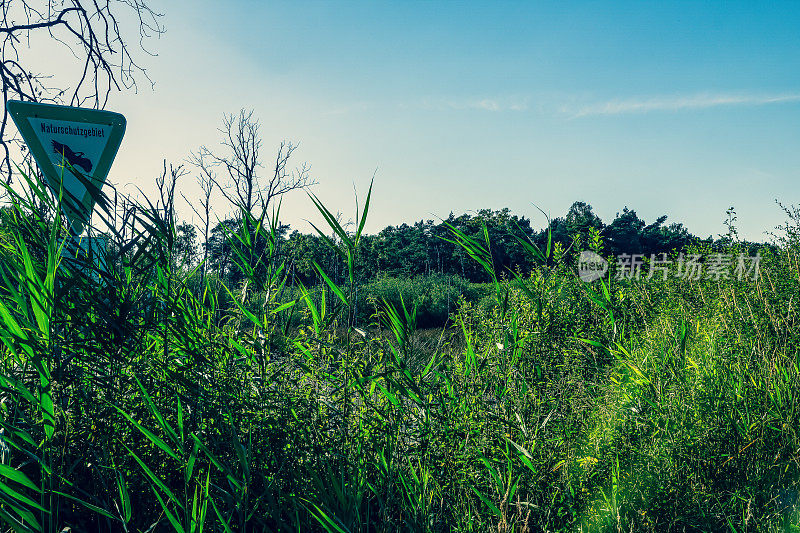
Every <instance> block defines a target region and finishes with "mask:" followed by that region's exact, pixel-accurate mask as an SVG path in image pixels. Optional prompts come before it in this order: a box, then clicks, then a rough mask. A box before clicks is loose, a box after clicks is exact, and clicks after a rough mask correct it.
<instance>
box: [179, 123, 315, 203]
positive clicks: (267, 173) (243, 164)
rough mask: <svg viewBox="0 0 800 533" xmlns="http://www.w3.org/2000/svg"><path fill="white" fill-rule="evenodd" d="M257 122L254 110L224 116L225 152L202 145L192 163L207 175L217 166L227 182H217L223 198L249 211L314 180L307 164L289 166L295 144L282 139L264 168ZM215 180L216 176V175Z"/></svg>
mask: <svg viewBox="0 0 800 533" xmlns="http://www.w3.org/2000/svg"><path fill="white" fill-rule="evenodd" d="M259 129H260V124H259V122H258V121H257V120H256V119H255V118H254V117H253V111H252V110H251V111H245V110H241V111H240V112H239V114H238V115H225V117H224V119H223V126H222V128H221V129H220V132H221V133H222V136H223V138H222V143H221V144H222V147H223V151H224V155H218V154H215V153H214V152H213V151H212V150H210V149H208V148H207V147H205V146H203V147H201V148H200V151H199V153H198V154H197V155H196V156H194V158H193V162H194V163H195V164H196V165H197V164H198V163H200V165H199V166H200V168H201V169H204V170H203V172H205V173H206V175H209V174H208V169H209V168H211V167H220V168H222V169H223V172H224V175H225V176H226V177H227V182H226V183H219V182H216V183H217V185H218V187H219V189H220V191H222V194H223V195H224V196H225V198H226V199H227V200H228V201H229V202H231V203H232V204H233V205H234V206H236V207H237V208H240V209H244V210H245V211H246V212H248V213H253V214H255V211H256V210H259V211H260V213H259V214H258V215H256V216H259V215H260V214H264V213H266V212H267V209H268V208H269V207H270V205H271V204H272V202H273V200H275V199H276V198H279V197H280V196H281V195H283V194H286V193H287V192H290V191H293V190H297V189H305V188H306V187H309V186H311V185H314V184H315V183H316V181H314V179H313V178H312V177H311V175H310V172H311V167H310V166H308V165H307V164H306V163H303V164H302V165H301V166H299V167H296V168H294V169H290V168H289V167H288V164H289V159H290V158H291V156H292V153H293V152H294V151H295V150H296V149H297V145H296V144H293V143H291V142H287V141H284V142H282V143H281V145H280V147H279V148H278V153H277V155H276V157H275V165H274V167H273V168H272V169H271V170H265V169H264V165H263V164H262V160H261V136H260V134H259ZM215 179H216V178H215Z"/></svg>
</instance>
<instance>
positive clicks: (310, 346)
mask: <svg viewBox="0 0 800 533" xmlns="http://www.w3.org/2000/svg"><path fill="white" fill-rule="evenodd" d="M19 190H21V191H24V192H14V190H12V189H9V190H8V191H7V192H8V195H9V197H10V198H11V202H10V204H9V205H8V207H6V208H4V209H3V210H2V221H1V222H2V224H1V228H0V229H1V239H2V240H0V274H1V275H2V282H1V283H0V330H1V331H0V338H2V368H1V369H0V431H1V432H2V433H1V434H0V523H2V524H3V526H2V527H3V530H7V531H48V532H61V531H75V532H78V531H114V532H116V531H130V532H135V531H178V532H186V533H188V532H199V531H209V532H231V531H287V532H288V531H328V532H340V533H341V532H367V531H370V532H371V531H375V532H393V531H409V532H410V531H415V532H416V531H420V532H427V531H431V532H434V531H435V532H444V531H498V532H511V531H515V532H544V531H563V532H571V531H586V532H588V531H593V532H595V531H596V532H601V531H602V532H605V531H626V532H627V531H657V532H665V531H675V532H678V531H680V532H684V531H715V532H716V531H731V532H734V531H735V532H754V531H796V530H800V513H799V512H798V496H799V495H800V492H798V491H800V316H799V312H798V308H800V301H799V300H800V212H798V210H797V209H795V208H792V207H789V208H786V215H787V222H786V225H785V227H784V228H782V231H781V232H780V233H779V235H778V237H776V239H775V242H774V243H771V244H770V245H765V246H760V247H759V246H755V245H752V244H746V243H741V242H739V241H738V239H737V238H736V233H735V229H734V228H733V226H731V232H730V233H729V235H728V236H727V237H726V238H724V239H717V240H713V241H697V240H690V239H688V238H686V240H685V242H683V241H681V242H678V243H676V242H673V241H672V240H663V239H662V240H661V241H658V242H659V243H660V244H657V245H653V246H661V247H662V248H661V249H659V250H658V251H659V252H662V251H663V252H664V253H669V254H671V255H670V256H669V257H671V259H672V261H673V262H672V263H671V266H669V269H668V270H664V271H663V272H660V273H658V274H657V275H655V276H652V277H649V276H646V275H642V276H639V277H636V276H618V275H617V274H618V273H619V272H615V269H614V264H613V262H614V260H613V258H612V260H611V262H612V268H611V272H609V274H608V275H607V276H606V278H605V279H603V280H597V281H594V282H591V283H590V282H584V281H582V280H581V279H579V277H578V276H577V274H576V265H575V259H576V257H575V254H574V252H573V251H570V250H569V243H570V242H579V241H580V238H579V236H578V235H577V234H575V235H570V234H569V232H567V230H566V229H564V228H566V227H567V226H563V227H561V229H560V230H559V231H562V230H563V231H564V232H565V233H564V236H563V237H564V238H563V239H562V238H557V237H558V236H557V235H555V229H554V228H556V229H557V226H556V225H553V224H551V225H550V226H549V227H548V228H547V230H546V231H545V232H543V233H542V234H540V235H538V236H537V235H531V234H526V233H525V232H524V231H523V232H522V233H519V232H515V231H514V226H515V225H514V224H509V225H508V226H507V228H506V229H503V227H501V226H491V225H489V224H487V223H486V222H485V219H484V220H483V222H482V221H481V219H480V218H478V219H476V220H477V221H476V222H475V223H474V224H472V226H470V227H473V229H475V231H472V232H471V233H470V232H468V231H467V230H466V229H465V227H466V226H464V225H459V224H456V223H454V222H453V221H452V219H451V222H450V223H443V224H442V225H441V226H442V228H443V231H441V235H438V236H437V237H436V238H437V239H438V240H437V241H435V242H440V243H442V246H448V247H450V248H448V250H451V252H448V255H447V257H454V256H453V252H452V250H458V251H459V254H461V255H460V256H459V257H461V258H464V261H465V262H464V263H463V265H464V266H463V267H462V266H461V263H460V259H459V261H458V263H457V264H458V266H457V267H454V269H455V270H456V271H455V272H453V271H449V270H447V268H445V267H442V266H441V265H442V263H433V262H431V265H435V266H429V267H428V268H427V270H428V271H427V272H415V271H413V269H412V270H408V269H405V270H404V267H403V266H402V265H398V266H397V267H396V269H394V270H390V271H388V272H387V271H385V272H384V273H385V275H383V276H378V275H377V274H376V275H374V276H372V275H370V276H365V275H364V274H363V272H364V271H365V269H373V270H374V269H379V270H384V269H382V268H379V267H377V266H375V265H377V263H375V262H374V261H368V258H369V257H377V258H380V257H381V256H380V255H379V254H378V255H374V256H370V255H368V254H367V253H366V252H365V251H364V248H365V247H366V246H367V245H368V244H369V243H370V237H369V236H367V235H364V234H363V228H364V221H365V218H366V216H367V213H368V208H369V197H367V198H366V202H365V207H364V208H363V209H362V212H361V214H360V216H359V217H358V218H357V219H356V220H355V221H354V223H353V224H352V225H351V226H343V225H342V224H341V223H340V222H339V221H338V220H337V218H336V216H334V215H333V213H332V212H331V211H329V210H328V209H327V208H326V207H325V206H324V205H323V203H322V202H320V201H319V200H318V199H317V198H316V197H313V196H312V197H311V200H312V202H313V203H314V205H315V206H316V208H317V209H318V210H319V212H320V213H321V214H322V215H323V218H325V220H327V222H328V227H326V228H324V230H321V231H320V232H319V234H318V235H317V236H316V237H315V239H317V240H316V241H314V242H316V243H317V244H319V243H321V244H323V245H324V246H325V247H327V248H326V250H327V251H326V252H324V253H323V252H319V253H316V254H315V253H310V255H308V254H306V255H304V256H302V257H303V258H304V259H303V262H302V264H301V261H300V260H299V259H298V257H300V256H298V255H287V254H286V253H284V252H285V250H286V247H287V246H288V244H287V243H289V242H290V241H291V238H290V237H289V236H286V235H285V231H284V230H283V229H282V227H281V226H280V224H279V223H278V218H277V216H274V217H273V216H271V214H267V213H253V212H248V211H246V210H242V211H240V212H239V213H238V214H237V215H236V216H235V217H233V219H232V222H230V223H229V224H224V225H220V226H219V227H218V231H217V233H216V234H215V236H214V238H215V239H216V241H214V242H215V243H216V244H214V245H215V246H217V249H222V248H224V250H226V255H224V261H222V262H220V261H216V260H214V261H212V260H211V259H207V260H206V261H205V262H199V263H198V262H197V261H187V260H185V257H186V256H185V252H186V249H185V246H184V245H183V244H182V241H181V237H182V236H185V233H186V232H185V231H183V232H182V231H180V229H179V227H180V224H178V223H176V220H175V216H174V212H173V209H172V204H171V201H164V202H158V203H156V204H155V205H153V204H145V205H133V204H126V205H120V204H118V203H115V202H114V198H112V197H104V196H99V193H98V198H97V200H98V207H97V213H96V219H97V228H102V230H103V232H104V235H103V237H104V239H105V240H103V241H100V240H98V241H96V242H102V243H103V246H95V247H87V248H88V249H89V250H93V251H92V252H91V253H89V254H88V256H87V255H86V254H81V253H78V254H76V253H75V252H74V244H73V240H72V239H71V238H70V237H69V236H68V235H67V234H66V232H65V231H64V230H63V229H62V227H63V224H62V220H61V215H60V212H59V210H58V208H57V205H56V204H55V203H54V202H53V201H52V199H51V196H50V195H49V194H48V193H47V192H46V191H45V190H44V189H43V188H42V187H41V186H39V184H38V183H37V182H35V181H33V180H30V181H28V182H27V184H26V186H25V187H22V188H20V189H19ZM626 213H627V210H626ZM623 215H625V213H623ZM634 216H635V215H634ZM628 218H629V219H630V217H628ZM662 222H663V221H662ZM519 226H520V225H519V224H517V225H516V227H517V228H519ZM620 226H621V225H620ZM642 226H643V225H642ZM437 227H438V226H437ZM618 227H619V226H618ZM444 230H446V231H444ZM639 230H641V231H640V233H637V235H648V236H649V237H648V238H651V241H650V242H655V241H652V239H656V237H658V236H659V235H660V236H661V237H664V236H667V237H668V236H669V235H672V236H673V237H674V236H676V235H677V236H678V237H680V239H684V238H685V237H686V235H685V234H683V233H682V232H681V231H680V228H675V227H673V228H672V230H674V231H673V233H671V234H666V233H664V232H660V230H659V229H658V228H657V227H656V228H652V227H651V229H650V231H651V232H650V233H646V232H645V233H641V232H642V231H644V227H639ZM99 231H100V230H99V229H97V230H96V232H97V233H96V236H97V237H98V239H99V237H100V235H99ZM581 231H583V235H584V239H583V242H582V243H580V242H579V245H584V246H585V247H587V248H589V249H592V250H593V251H594V252H595V253H597V254H599V255H601V256H603V255H604V256H607V257H610V256H611V253H610V252H614V253H616V251H615V250H613V249H611V247H612V246H616V245H618V244H619V243H620V242H622V241H621V239H622V238H621V237H618V238H616V240H614V239H611V240H610V241H608V242H605V241H604V237H603V235H607V234H608V233H606V234H601V233H599V232H597V231H589V230H587V229H586V228H583V230H581ZM579 233H580V232H579ZM610 233H611V234H612V235H613V234H614V233H613V231H612V232H610ZM617 235H619V232H618V233H617ZM573 236H574V237H575V239H573V238H572V237H573ZM670 238H671V237H670ZM676 238H677V237H676ZM294 239H295V241H300V240H302V239H301V237H300V236H298V235H295V236H294ZM680 239H679V240H680ZM500 241H502V242H504V243H506V245H507V246H506V248H502V249H503V250H507V249H509V248H508V246H511V245H513V247H514V253H515V254H517V255H518V257H520V258H524V261H523V260H522V259H518V260H515V261H513V262H512V263H508V264H505V263H503V262H502V261H498V254H499V250H501V247H500ZM373 242H374V241H373ZM431 242H434V241H431ZM637 242H640V245H641V242H643V241H637ZM615 243H616V244H615ZM665 243H666V244H665ZM670 243H672V244H674V245H675V246H672V244H670ZM206 244H208V243H206ZM668 245H669V246H668ZM220 247H222V248H220ZM206 249H208V247H207V248H206ZM312 252H313V250H312ZM681 253H683V254H687V255H690V254H691V255H698V256H700V258H701V259H699V261H700V264H704V265H707V266H708V265H710V264H711V262H712V261H715V260H717V261H720V260H723V261H725V262H726V263H725V264H726V265H730V267H731V268H730V275H727V276H726V275H718V276H716V277H711V276H700V277H698V278H697V279H693V278H692V277H691V276H685V275H679V272H678V271H677V266H678V264H679V260H678V258H679V257H683V256H680V255H679V254H681ZM756 253H757V254H759V255H758V257H759V258H760V264H759V268H758V269H757V270H756V271H752V272H749V273H748V275H747V276H735V275H733V272H734V268H735V267H736V266H737V265H738V262H739V261H740V260H741V258H742V257H744V256H746V257H751V256H755V254H756ZM219 257H222V256H217V258H219ZM392 257H395V256H394V254H389V255H388V256H386V257H385V259H387V260H388V259H391V258H392ZM430 257H434V255H431V256H430ZM395 259H397V258H396V257H395ZM215 261H216V262H215ZM376 261H377V259H376ZM646 263H647V261H645V265H644V266H643V268H644V270H645V272H646V271H647V267H648V265H647V264H646ZM383 264H384V265H385V264H386V263H383ZM454 264H456V263H454ZM514 265H516V266H514ZM649 266H650V267H652V266H653V265H652V264H650V265H649ZM392 268H395V267H392ZM462 268H463V271H462V273H466V272H467V271H468V269H469V271H470V272H473V275H472V276H467V275H466V274H465V275H463V276H461V275H459V272H458V270H460V269H462ZM303 269H305V270H303ZM432 274H435V275H432ZM662 274H663V275H662ZM415 276H416V277H415Z"/></svg>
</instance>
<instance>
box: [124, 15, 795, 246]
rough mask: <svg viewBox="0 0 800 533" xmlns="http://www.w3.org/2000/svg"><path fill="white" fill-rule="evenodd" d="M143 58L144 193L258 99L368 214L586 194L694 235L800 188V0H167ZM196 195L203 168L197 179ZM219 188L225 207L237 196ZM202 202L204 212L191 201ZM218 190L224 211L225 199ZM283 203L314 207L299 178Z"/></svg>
mask: <svg viewBox="0 0 800 533" xmlns="http://www.w3.org/2000/svg"><path fill="white" fill-rule="evenodd" d="M154 7H156V8H157V9H160V10H161V11H163V13H164V18H163V22H164V25H165V26H166V28H167V33H166V34H165V35H164V36H163V37H162V38H161V39H160V40H159V41H156V42H152V43H150V45H149V48H151V49H154V50H155V51H156V52H157V53H158V56H157V57H153V58H144V61H143V62H144V64H145V65H146V66H147V67H149V72H150V75H151V77H152V78H153V80H154V81H155V82H156V87H155V90H154V91H150V90H149V88H145V89H143V90H140V91H139V93H138V94H124V95H117V96H115V97H114V98H113V99H112V102H111V105H110V106H109V108H111V109H116V110H119V111H122V112H123V113H125V114H126V116H127V118H128V131H127V134H126V139H125V141H124V142H123V146H122V149H121V152H120V155H119V157H118V160H117V163H116V164H115V166H114V169H113V170H112V176H111V178H110V179H111V180H112V181H114V182H116V183H118V184H120V185H123V186H126V184H127V186H128V187H131V188H132V187H133V186H134V185H135V186H138V187H141V188H142V189H143V190H144V191H146V192H147V191H151V190H152V189H153V178H154V175H155V174H156V172H157V171H158V169H159V168H160V161H161V159H162V158H165V157H166V158H167V159H168V160H171V161H175V162H180V161H181V160H183V159H184V158H185V157H186V156H187V155H188V153H189V152H190V151H191V150H194V149H196V148H197V147H198V146H200V145H202V144H205V145H208V146H209V147H210V148H214V147H215V146H216V145H217V142H218V140H219V134H218V132H217V128H218V127H219V126H220V125H221V118H222V114H223V113H225V112H228V113H231V112H236V111H238V109H240V108H243V107H244V108H252V109H254V111H255V114H256V116H257V117H258V118H259V119H260V120H261V122H262V134H263V140H264V151H265V154H269V156H268V158H267V160H269V159H271V157H272V154H273V152H274V150H275V149H276V148H277V146H278V144H279V143H280V141H281V140H282V139H289V140H293V141H296V142H299V143H300V148H299V149H298V151H297V152H296V153H295V155H296V159H295V161H296V163H298V164H299V163H301V162H303V161H305V162H308V163H309V164H311V166H312V172H313V175H314V176H315V177H316V179H317V180H318V182H319V184H318V185H317V186H316V187H315V188H314V192H315V193H316V194H317V195H318V196H320V198H322V200H323V201H324V202H325V203H326V204H328V205H329V206H330V208H331V209H332V210H334V211H337V210H339V211H342V212H343V215H344V217H345V218H348V217H349V216H352V212H353V206H354V202H353V194H354V193H353V188H354V185H355V187H356V188H357V189H358V190H359V191H360V192H361V193H363V191H364V190H365V189H366V187H367V186H368V184H369V180H370V178H371V177H372V175H373V173H375V191H374V200H373V206H372V210H371V215H370V222H369V223H368V230H369V231H377V230H379V229H380V228H382V227H384V226H386V225H388V224H399V223H401V222H412V221H414V220H420V219H423V218H425V219H428V218H434V219H435V218H436V217H446V216H447V215H448V213H449V212H450V211H453V212H455V213H456V214H459V213H463V212H469V211H472V210H477V209H480V208H485V207H488V208H493V209H499V208H502V207H509V208H511V209H512V210H513V211H514V212H517V213H519V214H523V215H526V216H529V217H533V219H534V226H541V225H543V220H541V217H537V211H536V209H535V208H534V207H533V204H536V205H538V206H539V207H541V208H542V209H544V210H545V211H547V212H549V213H551V214H552V215H553V216H561V215H563V214H564V213H565V212H566V210H567V209H568V208H569V206H570V204H571V203H572V202H573V201H575V200H583V201H586V202H589V203H590V204H592V206H593V207H594V208H595V211H596V212H597V214H599V215H600V216H601V217H602V218H603V219H604V220H605V221H606V222H610V221H611V219H612V218H613V217H614V215H615V213H616V212H618V211H621V210H622V208H623V206H629V207H632V208H634V209H635V210H636V211H637V213H638V214H639V215H640V216H641V217H643V218H644V219H645V220H647V221H648V222H650V221H652V220H653V219H655V218H656V217H657V216H659V215H661V214H667V215H669V221H679V222H683V223H685V224H686V225H687V226H688V227H689V229H690V230H691V231H692V232H693V233H695V234H698V235H701V236H706V235H709V234H715V235H716V234H718V233H722V232H724V226H723V224H722V221H723V220H724V219H725V210H726V209H727V208H728V207H730V206H735V207H736V210H737V212H738V214H739V221H738V223H739V226H740V229H741V231H742V233H743V234H744V235H745V236H746V237H748V238H751V239H763V238H765V237H764V236H763V231H765V230H770V229H772V228H773V227H774V226H775V225H776V224H778V223H780V222H781V221H782V216H781V215H782V213H781V212H780V210H779V209H778V208H777V206H776V205H775V204H774V200H775V199H779V200H781V201H783V202H784V203H799V202H800V150H798V149H797V148H798V141H800V32H798V31H797V28H800V7H798V5H797V4H792V3H788V2H787V3H770V4H768V5H763V4H762V5H759V4H756V3H733V2H725V3H722V2H706V3H700V2H670V3H665V2H617V3H607V2H575V3H570V4H569V5H565V3H561V2H553V3H532V2H486V3H471V2H342V3H334V2H255V1H244V0H236V1H227V2H224V3H223V2H211V1H204V0H201V1H192V2H188V1H184V0H175V1H171V2H170V3H169V4H167V5H165V6H155V5H154ZM184 190H185V194H186V195H187V196H188V197H190V198H191V197H192V195H193V194H194V191H195V189H194V186H193V185H192V183H191V178H187V181H186V182H185V185H184ZM217 205H219V206H222V203H221V202H219V203H217ZM182 209H183V211H182V212H183V213H185V216H186V217H189V216H190V214H191V211H190V210H188V208H186V207H185V206H184V207H183V208H182ZM224 214H225V213H224V208H222V207H220V209H219V212H218V215H219V216H223V215H224ZM283 215H284V218H285V219H286V220H287V221H288V222H290V223H292V224H293V226H295V227H297V228H298V229H301V230H306V229H307V228H308V226H307V225H306V223H305V222H304V220H305V219H311V220H315V221H316V220H318V218H317V217H315V216H314V213H313V206H312V204H311V202H310V201H309V200H308V199H307V198H306V197H305V196H304V195H303V194H302V193H301V194H294V195H292V196H290V197H288V198H286V200H285V202H284V209H283Z"/></svg>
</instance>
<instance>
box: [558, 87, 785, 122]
mask: <svg viewBox="0 0 800 533" xmlns="http://www.w3.org/2000/svg"><path fill="white" fill-rule="evenodd" d="M788 102H800V93H780V94H712V93H703V94H695V95H689V96H656V97H651V98H629V99H623V100H607V101H605V102H595V103H589V104H568V105H562V106H561V108H560V111H561V112H562V113H565V114H567V115H571V116H572V117H573V118H578V117H586V116H593V115H622V114H631V113H649V112H652V111H681V110H685V109H705V108H709V107H719V106H735V105H751V106H757V105H767V104H780V103H788Z"/></svg>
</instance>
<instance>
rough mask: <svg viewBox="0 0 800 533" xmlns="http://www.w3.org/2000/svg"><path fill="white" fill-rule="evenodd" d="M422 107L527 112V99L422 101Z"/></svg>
mask: <svg viewBox="0 0 800 533" xmlns="http://www.w3.org/2000/svg"><path fill="white" fill-rule="evenodd" d="M422 106H423V107H424V108H427V109H439V110H446V109H455V110H475V111H491V112H501V111H527V110H528V101H527V98H519V97H513V98H459V99H438V100H430V99H426V100H425V101H423V104H422Z"/></svg>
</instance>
